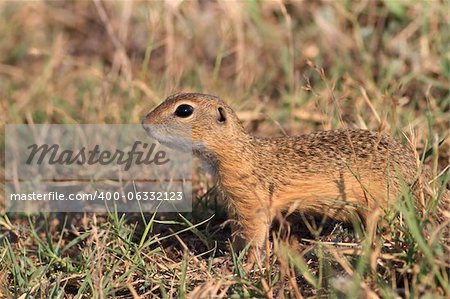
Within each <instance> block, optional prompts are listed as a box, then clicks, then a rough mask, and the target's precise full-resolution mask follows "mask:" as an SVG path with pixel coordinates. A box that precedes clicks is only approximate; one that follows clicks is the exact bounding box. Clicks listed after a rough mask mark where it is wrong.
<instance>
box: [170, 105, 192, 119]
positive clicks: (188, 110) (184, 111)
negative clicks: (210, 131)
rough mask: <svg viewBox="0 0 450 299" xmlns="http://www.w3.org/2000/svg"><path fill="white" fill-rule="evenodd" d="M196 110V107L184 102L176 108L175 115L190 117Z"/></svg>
mask: <svg viewBox="0 0 450 299" xmlns="http://www.w3.org/2000/svg"><path fill="white" fill-rule="evenodd" d="M193 112H194V107H192V106H191V105H187V104H182V105H180V106H178V107H177V110H175V115H176V116H178V117H188V116H190V115H191V114H192V113H193Z"/></svg>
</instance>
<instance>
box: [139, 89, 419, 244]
mask: <svg viewBox="0 0 450 299" xmlns="http://www.w3.org/2000/svg"><path fill="white" fill-rule="evenodd" d="M181 104H188V105H190V106H192V107H193V108H194V112H193V114H192V115H191V116H190V117H187V118H180V117H177V116H176V115H175V114H174V112H175V110H176V108H177V107H178V106H179V105H181ZM143 124H144V127H145V125H146V124H151V125H162V126H169V125H170V126H175V127H176V126H180V127H182V126H190V127H191V129H192V140H193V150H194V153H195V154H196V155H197V156H199V157H200V158H201V159H202V160H204V161H206V162H207V163H208V165H209V166H210V167H211V168H212V169H213V170H214V171H215V174H216V176H217V179H218V183H219V186H220V188H221V190H222V191H223V192H224V194H225V196H226V198H227V199H228V202H229V207H230V212H231V213H232V214H234V217H236V220H237V223H238V224H239V226H240V229H239V231H240V232H241V234H242V236H243V239H244V240H245V241H247V242H248V241H251V242H252V245H254V246H255V247H256V248H258V247H259V248H260V247H261V246H262V245H263V244H264V241H265V240H266V238H267V234H268V230H269V228H270V225H271V223H272V220H273V218H274V216H275V215H276V214H277V213H279V212H282V211H286V210H292V209H295V210H300V211H303V212H305V213H312V214H321V215H328V216H330V217H331V218H334V219H337V220H351V219H353V217H355V216H356V217H359V218H360V219H362V220H363V221H365V220H366V219H367V218H368V215H369V214H370V213H373V211H374V210H375V209H379V210H380V211H384V210H385V209H386V208H387V207H388V203H389V202H393V201H394V200H395V199H396V198H397V197H398V196H399V195H400V193H401V191H400V189H401V181H403V182H405V183H406V184H408V185H415V182H416V180H417V163H416V158H415V155H414V152H413V150H412V149H411V148H410V147H408V146H406V145H402V144H400V143H399V142H397V141H396V140H394V139H393V138H391V137H390V136H388V135H387V134H385V133H377V132H371V131H367V130H355V129H348V130H332V131H320V132H315V133H311V134H305V135H300V136H295V137H275V138H260V137H255V136H252V135H250V134H248V133H246V132H245V130H244V128H243V127H242V125H241V123H240V121H239V119H238V117H237V116H236V114H235V113H234V112H233V110H232V109H231V108H230V107H229V106H228V105H227V104H226V103H225V102H223V101H222V100H220V99H219V98H217V97H214V96H210V95H205V94H197V93H185V94H177V95H174V96H171V97H169V98H168V99H166V100H165V101H164V102H163V103H162V104H161V105H159V106H158V107H156V108H155V109H154V110H153V111H152V112H150V113H149V114H148V115H147V116H146V118H145V119H144V120H143ZM147 130H148V131H149V134H150V135H152V136H153V137H155V138H156V139H158V140H160V141H162V142H164V140H165V137H164V136H165V135H170V134H171V133H174V132H171V129H170V128H169V127H167V128H166V129H165V130H164V132H154V131H153V132H152V131H151V130H152V129H151V128H150V129H149V128H147Z"/></svg>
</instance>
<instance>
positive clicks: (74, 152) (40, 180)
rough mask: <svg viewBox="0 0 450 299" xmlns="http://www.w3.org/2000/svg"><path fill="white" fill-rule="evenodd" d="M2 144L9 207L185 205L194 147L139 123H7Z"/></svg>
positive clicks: (83, 209)
mask: <svg viewBox="0 0 450 299" xmlns="http://www.w3.org/2000/svg"><path fill="white" fill-rule="evenodd" d="M183 142H184V146H185V143H186V141H185V140H184V141H183ZM5 144H6V148H5V158H6V159H5V160H6V162H5V169H6V172H5V177H6V184H5V185H6V188H5V207H6V210H7V211H9V212H30V213H35V212H47V211H53V212H95V211H108V210H116V211H123V212H139V211H148V212H153V211H155V210H156V209H157V210H158V211H166V212H168V211H190V210H191V197H192V192H191V190H192V182H191V178H192V151H185V150H183V151H177V150H174V149H171V148H168V147H165V146H164V145H161V144H159V143H158V142H157V141H156V140H153V139H151V138H150V137H149V136H148V135H147V134H146V132H145V130H144V129H143V128H142V126H141V125H48V124H46V125H7V126H6V143H5Z"/></svg>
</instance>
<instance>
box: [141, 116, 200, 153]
mask: <svg viewBox="0 0 450 299" xmlns="http://www.w3.org/2000/svg"><path fill="white" fill-rule="evenodd" d="M144 120H145V119H144ZM142 127H143V128H144V130H145V132H146V133H147V135H148V136H149V137H150V138H152V139H154V140H156V141H157V142H158V143H160V144H162V145H164V146H167V147H168V148H171V149H176V150H183V151H191V150H192V139H191V135H190V134H188V135H187V136H186V135H185V134H175V133H174V132H172V130H170V129H169V128H167V127H166V126H162V125H149V124H146V123H144V121H142Z"/></svg>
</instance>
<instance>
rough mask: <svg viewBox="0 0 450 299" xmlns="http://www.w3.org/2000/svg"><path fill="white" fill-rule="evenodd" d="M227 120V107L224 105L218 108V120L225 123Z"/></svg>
mask: <svg viewBox="0 0 450 299" xmlns="http://www.w3.org/2000/svg"><path fill="white" fill-rule="evenodd" d="M226 120H227V114H226V112H225V109H223V108H222V107H219V108H217V121H218V122H219V123H224V122H225V121H226Z"/></svg>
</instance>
